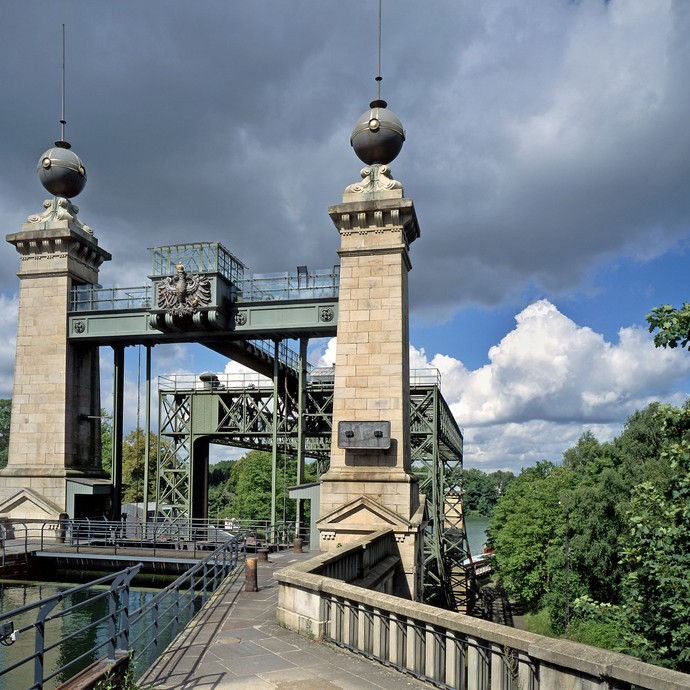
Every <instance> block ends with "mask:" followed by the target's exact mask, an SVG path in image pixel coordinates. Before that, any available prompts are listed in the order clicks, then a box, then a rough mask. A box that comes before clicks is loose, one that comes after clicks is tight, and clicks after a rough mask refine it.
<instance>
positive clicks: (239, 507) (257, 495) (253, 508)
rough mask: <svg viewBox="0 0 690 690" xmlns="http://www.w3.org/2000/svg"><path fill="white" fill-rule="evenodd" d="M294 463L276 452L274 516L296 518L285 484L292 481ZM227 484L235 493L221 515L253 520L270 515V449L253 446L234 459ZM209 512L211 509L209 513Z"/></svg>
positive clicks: (289, 484) (267, 518)
mask: <svg viewBox="0 0 690 690" xmlns="http://www.w3.org/2000/svg"><path fill="white" fill-rule="evenodd" d="M296 476H297V467H296V460H295V458H290V457H287V458H286V457H283V456H278V473H277V507H276V513H277V519H278V520H279V521H282V519H283V509H285V520H287V521H291V520H294V519H295V501H293V500H291V499H290V498H288V496H287V493H286V488H287V487H288V486H292V485H293V484H294V483H295V480H296ZM228 481H229V485H228V487H230V486H231V487H233V489H234V491H233V493H234V496H233V497H232V499H231V500H230V503H229V504H228V505H227V507H226V508H225V509H224V512H223V514H222V516H230V517H237V518H245V519H254V520H269V519H270V517H271V453H267V452H264V451H259V450H252V451H250V452H249V453H247V454H246V455H245V456H244V457H242V458H240V459H239V460H237V461H236V462H235V463H234V465H233V466H232V470H231V471H230V477H229V480H228ZM210 514H212V513H210Z"/></svg>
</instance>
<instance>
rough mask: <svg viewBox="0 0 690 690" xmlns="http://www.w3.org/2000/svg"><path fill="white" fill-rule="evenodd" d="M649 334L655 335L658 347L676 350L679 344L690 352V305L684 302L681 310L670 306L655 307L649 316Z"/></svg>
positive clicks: (655, 342)
mask: <svg viewBox="0 0 690 690" xmlns="http://www.w3.org/2000/svg"><path fill="white" fill-rule="evenodd" d="M646 319H647V323H649V332H650V333H654V331H657V333H656V334H655V335H654V344H655V345H656V346H657V347H671V348H675V347H677V346H678V345H679V344H680V346H681V348H686V347H687V348H688V349H689V350H690V303H688V302H683V305H682V306H681V308H680V309H676V308H674V307H672V306H671V305H670V304H663V305H661V306H660V307H655V308H654V309H652V311H651V312H649V314H647V317H646Z"/></svg>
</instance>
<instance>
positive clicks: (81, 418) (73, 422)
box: [0, 142, 111, 519]
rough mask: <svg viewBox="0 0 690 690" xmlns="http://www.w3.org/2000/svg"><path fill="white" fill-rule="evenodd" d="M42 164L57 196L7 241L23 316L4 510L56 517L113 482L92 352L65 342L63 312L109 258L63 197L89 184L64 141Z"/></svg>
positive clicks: (0, 478)
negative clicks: (106, 465) (105, 458)
mask: <svg viewBox="0 0 690 690" xmlns="http://www.w3.org/2000/svg"><path fill="white" fill-rule="evenodd" d="M38 167H39V176H40V177H41V181H42V183H43V184H44V186H45V187H46V189H48V190H49V191H50V192H52V193H53V194H56V196H55V198H53V199H50V200H47V201H45V202H44V204H43V205H44V207H45V211H44V212H43V213H41V214H39V215H34V216H30V217H29V219H28V223H26V224H24V225H23V226H22V228H21V231H20V232H18V233H14V234H10V235H7V237H6V239H7V241H8V242H9V243H10V244H12V245H14V247H15V248H16V249H17V251H18V252H19V255H20V260H19V262H20V265H19V272H18V274H17V275H18V277H19V316H18V328H17V348H16V358H15V369H14V389H13V393H12V422H11V431H10V446H9V457H8V464H7V467H6V468H5V469H4V470H2V471H0V513H2V514H7V515H10V516H12V517H28V518H42V519H52V518H54V517H56V516H57V515H58V514H59V513H64V512H68V513H70V515H71V516H72V517H73V516H74V510H75V505H74V504H75V501H76V502H77V504H79V503H81V504H82V509H84V510H88V513H87V514H98V513H99V512H101V511H100V510H99V509H100V507H101V506H100V505H99V506H96V505H95V503H98V502H99V501H100V502H103V498H102V497H103V496H104V495H106V494H105V492H104V487H103V484H108V483H109V482H107V475H106V474H105V473H104V472H103V470H102V468H101V464H100V423H99V419H98V418H99V415H100V385H99V357H98V348H97V347H94V346H83V345H73V344H71V343H70V342H69V341H68V338H67V312H68V311H69V309H70V300H71V296H72V288H73V287H75V286H77V285H96V284H97V283H98V270H99V267H100V266H101V264H102V263H103V262H104V261H107V260H109V259H110V258H111V257H110V254H109V253H108V252H106V251H104V250H103V249H101V248H100V247H99V246H98V240H97V239H96V238H95V237H94V235H93V232H92V231H91V229H90V228H89V227H88V226H86V225H83V224H82V223H81V222H80V221H79V220H78V218H77V211H78V209H77V207H76V206H74V205H73V204H72V203H71V201H70V200H69V197H72V196H75V195H76V194H78V193H79V192H80V191H81V189H82V188H83V186H84V183H85V181H86V172H85V170H84V168H83V164H82V163H81V161H80V160H79V158H78V157H77V156H76V155H75V154H74V153H73V152H72V151H69V144H66V142H56V147H55V148H52V149H49V150H48V151H46V153H45V154H44V155H43V156H42V158H41V159H40V160H39V166H38ZM70 482H72V483H73V486H72V489H71V490H69V485H70ZM99 484H100V485H101V486H99V487H98V489H99V490H95V489H94V487H96V486H97V485H99ZM97 494H100V498H99V497H98V496H97ZM76 497H78V498H76ZM89 504H90V505H89ZM78 508H79V506H78V505H77V509H78ZM90 508H92V509H93V510H90Z"/></svg>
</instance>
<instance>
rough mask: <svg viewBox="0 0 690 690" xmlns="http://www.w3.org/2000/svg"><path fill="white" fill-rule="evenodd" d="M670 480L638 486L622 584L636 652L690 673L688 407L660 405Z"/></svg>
mask: <svg viewBox="0 0 690 690" xmlns="http://www.w3.org/2000/svg"><path fill="white" fill-rule="evenodd" d="M659 416H660V418H661V419H662V421H663V424H664V429H665V431H666V436H667V439H668V442H667V445H666V448H665V449H664V452H663V454H664V456H665V457H667V458H668V459H669V461H670V465H671V470H672V476H671V481H670V482H669V483H668V484H667V485H666V486H665V487H663V488H660V487H658V486H656V485H654V484H653V483H652V482H644V483H642V484H640V485H638V486H637V487H636V488H635V491H634V492H633V497H632V503H631V507H630V510H629V513H628V516H629V522H630V530H629V531H628V533H627V534H626V535H625V539H624V550H623V553H624V563H625V565H626V566H627V567H628V572H627V574H626V576H625V579H624V583H623V588H624V592H625V602H626V603H625V616H626V619H627V631H626V634H627V638H628V642H629V644H630V647H631V649H632V651H633V652H634V653H635V654H637V655H638V656H640V657H641V658H643V659H645V660H647V661H650V662H652V663H657V664H662V665H667V666H671V667H673V668H676V669H677V670H680V671H685V672H688V671H690V617H688V611H690V578H689V577H688V572H690V407H689V406H688V404H687V403H686V405H685V407H684V408H683V409H681V410H679V409H677V408H673V407H670V406H661V407H660V408H659Z"/></svg>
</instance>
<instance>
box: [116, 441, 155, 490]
mask: <svg viewBox="0 0 690 690" xmlns="http://www.w3.org/2000/svg"><path fill="white" fill-rule="evenodd" d="M157 443H158V437H157V436H156V434H154V433H151V434H150V435H149V445H150V452H149V473H148V480H149V482H148V483H149V496H150V497H153V496H155V491H156V444H157ZM145 451H146V436H145V433H144V430H143V429H135V430H134V431H131V432H130V433H129V434H127V436H125V438H124V439H123V440H122V487H123V491H122V501H123V502H124V503H139V502H141V501H143V500H144V464H145V456H146V453H145Z"/></svg>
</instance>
